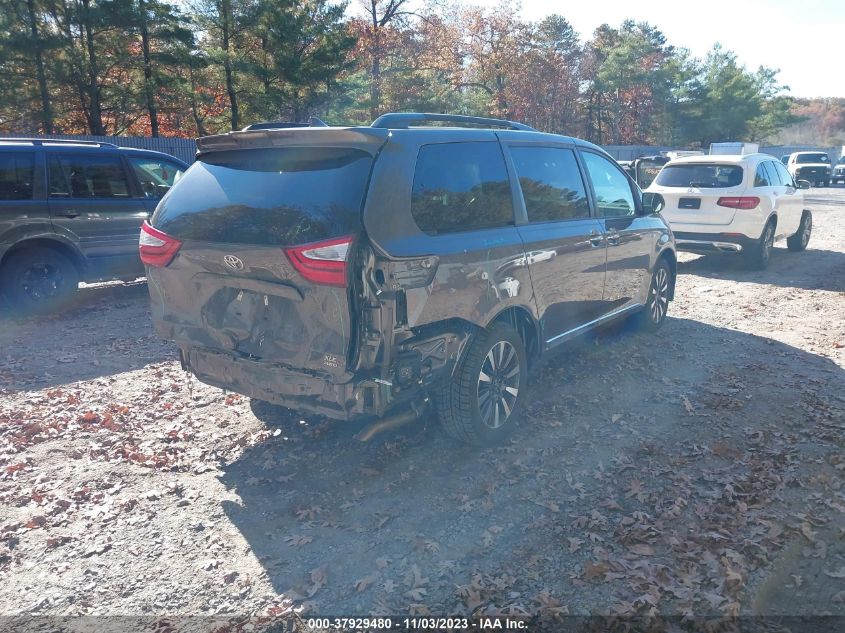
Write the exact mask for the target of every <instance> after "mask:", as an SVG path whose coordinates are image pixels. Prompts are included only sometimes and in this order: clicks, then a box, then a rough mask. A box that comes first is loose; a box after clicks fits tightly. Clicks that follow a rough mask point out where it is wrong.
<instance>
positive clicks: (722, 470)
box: [0, 188, 845, 621]
mask: <svg viewBox="0 0 845 633" xmlns="http://www.w3.org/2000/svg"><path fill="white" fill-rule="evenodd" d="M810 195H811V196H812V197H811V198H810V199H809V201H808V205H807V206H808V207H810V208H812V209H813V211H814V217H815V229H814V235H813V238H812V240H811V243H810V249H809V250H808V251H807V252H806V253H802V254H793V253H789V252H787V250H786V248H785V245H782V244H781V245H779V246H780V247H779V248H777V249H776V250H775V253H774V255H773V261H772V264H771V266H770V268H769V269H768V270H766V271H764V272H749V271H746V270H744V269H743V267H742V265H741V264H740V263H739V262H738V261H737V260H736V259H735V258H731V257H729V256H724V257H708V258H699V257H695V256H692V255H682V262H681V263H680V264H679V279H678V286H677V299H676V301H675V303H674V304H673V305H672V306H671V308H670V317H671V318H670V319H669V320H668V321H667V323H666V325H665V328H664V329H663V330H662V331H661V332H660V334H659V335H657V336H649V335H645V334H640V333H636V332H630V331H628V330H629V328H628V327H625V326H623V327H617V328H614V329H613V331H606V332H602V333H600V334H597V335H593V336H589V337H586V338H584V339H582V340H580V341H578V342H576V343H574V344H572V345H569V346H568V347H567V349H566V350H565V351H564V352H563V353H562V354H561V355H560V356H558V357H556V358H555V359H554V360H552V361H551V362H549V363H548V364H546V365H545V366H543V367H542V368H541V369H540V370H539V371H538V373H537V375H536V376H535V377H534V381H533V387H532V389H531V392H530V394H529V397H530V402H531V404H530V406H529V407H528V412H527V415H526V416H525V419H524V421H523V423H522V425H521V427H520V429H519V430H518V431H517V432H516V433H515V434H514V436H513V438H512V441H511V442H510V443H509V444H508V445H507V446H504V447H502V448H498V449H489V450H481V451H479V450H476V449H473V448H468V447H465V446H461V445H455V444H454V443H452V442H450V441H449V440H447V439H446V438H445V437H444V436H443V434H442V433H441V432H440V431H439V430H438V428H437V425H436V423H435V422H434V421H433V420H424V421H421V422H420V423H418V424H415V425H412V426H409V427H405V428H404V429H401V430H399V431H395V432H392V433H390V434H384V435H381V436H378V437H377V438H375V439H374V440H373V441H372V442H370V443H369V444H361V443H358V442H357V441H355V440H354V439H353V437H352V436H353V435H354V433H355V432H356V431H357V430H358V429H357V428H356V427H355V426H354V425H349V424H339V423H333V422H330V421H327V420H323V419H320V418H317V417H302V416H299V415H296V414H294V413H290V412H286V411H284V410H278V411H275V414H276V415H275V417H274V419H273V421H272V423H269V424H268V423H264V422H261V421H259V420H258V419H256V417H255V416H254V415H253V413H252V412H251V409H250V403H249V401H248V400H247V399H245V398H242V397H240V396H238V395H235V394H226V393H224V392H222V391H220V390H218V389H214V388H211V387H207V386H205V385H202V384H200V383H198V382H196V381H195V380H193V381H192V380H191V379H190V378H189V377H188V376H186V375H185V374H184V373H183V372H182V371H181V370H180V369H179V365H178V362H176V361H175V360H174V358H175V354H174V349H173V348H172V347H171V346H170V345H169V344H167V343H164V342H162V341H159V340H158V339H157V338H156V336H155V335H154V333H153V331H152V328H151V325H150V318H149V312H148V308H147V294H146V293H147V290H146V286H145V285H144V284H143V283H137V284H129V285H121V284H116V285H115V284H112V285H99V286H93V287H88V288H85V289H84V290H83V291H82V295H83V297H82V301H81V305H80V306H79V307H78V308H76V309H75V310H74V311H73V312H71V313H69V314H65V315H62V316H57V317H53V318H44V319H39V320H12V319H11V318H9V317H8V316H6V317H0V614H4V615H14V614H41V615H82V614H86V615H118V614H120V615H132V616H163V615H170V616H174V615H212V614H213V615H220V616H244V615H249V616H263V615H277V614H281V613H286V612H287V611H288V610H289V609H291V608H295V609H298V610H300V611H301V612H303V613H306V614H322V615H329V614H356V615H365V614H427V613H431V614H444V613H455V614H469V613H475V614H478V613H511V614H529V615H532V616H536V617H537V618H540V619H541V620H552V621H553V620H554V619H555V618H558V617H560V616H562V615H565V614H591V613H601V614H640V615H643V614H645V615H648V614H687V615H693V614H694V615H696V616H721V615H735V614H743V615H748V614H773V615H777V614H786V615H801V614H821V613H829V614H840V615H845V451H843V447H845V439H844V438H845V434H844V433H843V431H845V416H844V415H843V413H845V189H843V188H838V189H832V188H831V189H815V190H812V192H811V194H810Z"/></svg>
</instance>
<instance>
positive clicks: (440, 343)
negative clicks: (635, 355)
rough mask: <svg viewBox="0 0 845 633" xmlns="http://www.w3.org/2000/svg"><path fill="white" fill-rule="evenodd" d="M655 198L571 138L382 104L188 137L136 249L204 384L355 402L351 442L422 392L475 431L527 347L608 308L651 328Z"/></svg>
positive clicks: (506, 398)
mask: <svg viewBox="0 0 845 633" xmlns="http://www.w3.org/2000/svg"><path fill="white" fill-rule="evenodd" d="M443 124H445V126H444V125H443ZM661 206H662V198H661V196H660V195H657V194H643V193H642V192H641V191H640V190H639V188H638V187H637V185H636V184H634V183H633V182H632V181H631V179H630V178H629V177H628V176H626V174H625V173H624V172H623V170H622V169H621V168H620V167H619V165H618V164H617V163H616V162H615V161H613V159H611V158H610V156H609V155H607V154H606V153H605V152H604V151H602V150H601V149H600V148H598V147H596V146H595V145H592V144H590V143H587V142H585V141H581V140H578V139H573V138H568V137H565V136H558V135H554V134H543V133H540V132H537V131H535V130H533V129H531V128H529V127H528V126H526V125H523V124H520V123H514V122H510V121H501V120H497V119H484V118H477V117H466V116H458V115H440V114H436V115H430V114H408V113H404V114H390V115H384V116H382V117H380V118H379V119H377V120H376V121H375V122H374V123H373V124H372V126H370V127H345V128H344V127H313V128H307V127H306V128H302V127H298V128H291V129H260V130H245V131H240V132H230V133H227V134H221V135H217V136H210V137H205V138H201V139H199V141H198V152H197V159H196V162H195V163H194V165H193V166H192V167H191V168H190V169H189V170H188V171H187V172H186V173H185V175H184V176H183V177H182V178H181V180H180V181H179V182H177V183H176V185H175V186H174V187H173V188H172V189H171V190H170V192H169V193H168V194H167V195H166V196H165V197H164V199H163V200H162V201H161V203H160V204H159V206H158V208H157V209H156V212H155V214H154V215H153V217H152V218H151V220H150V221H149V223H146V224H145V225H144V227H143V229H142V232H141V237H140V251H141V258H142V259H143V261H144V262H145V264H146V267H147V278H148V281H149V291H150V297H151V301H152V309H153V318H154V321H155V327H156V330H157V332H158V333H159V334H160V335H161V336H163V337H164V338H166V339H169V340H171V341H174V342H175V343H176V344H177V345H178V347H179V349H180V355H181V361H182V364H183V366H184V367H185V368H186V369H188V370H190V371H191V372H193V373H194V374H195V375H196V376H197V377H198V378H199V379H200V380H201V381H203V382H205V383H208V384H211V385H216V386H218V387H221V388H225V389H229V390H232V391H235V392H238V393H241V394H244V395H247V396H249V397H251V398H252V399H253V400H255V401H259V402H260V401H266V402H271V403H275V404H278V405H283V406H286V407H290V408H292V409H296V410H298V411H305V412H314V413H317V414H321V415H324V416H327V417H329V418H335V419H339V420H352V419H364V418H367V419H369V420H372V421H373V422H372V424H371V425H370V426H369V427H368V428H367V429H365V431H364V432H363V433H362V435H363V436H364V437H369V436H370V435H371V434H372V433H374V432H375V431H377V430H380V429H383V428H385V427H390V426H396V425H398V424H400V423H403V422H405V421H408V420H410V419H413V418H414V417H416V416H418V415H420V414H421V413H422V412H423V410H424V409H425V408H426V407H427V406H428V405H429V403H431V404H432V405H433V406H434V408H435V409H436V411H437V413H438V416H439V418H440V421H441V422H442V426H443V427H444V429H445V430H446V431H447V432H448V433H449V434H451V435H452V436H453V437H455V438H458V439H460V440H464V441H467V442H472V443H479V444H489V443H495V442H498V441H500V440H501V439H502V438H503V437H504V436H505V434H507V433H508V432H509V431H510V430H511V429H512V428H513V426H514V425H515V423H516V421H517V419H518V417H519V413H520V410H521V409H522V407H523V406H524V404H525V390H526V381H527V379H528V372H529V369H530V368H531V367H532V366H533V365H534V364H535V362H536V361H537V360H538V359H540V358H541V357H543V356H544V355H546V354H548V353H550V352H552V351H553V350H555V349H556V348H558V346H560V345H561V344H563V343H564V342H566V341H567V340H568V339H570V338H572V337H574V336H577V335H579V334H581V333H583V332H586V331H588V330H590V329H592V328H594V327H596V326H599V325H602V324H605V323H607V322H609V321H611V320H614V319H620V318H626V317H631V318H633V319H636V320H637V321H638V322H639V323H640V324H642V326H643V327H644V328H645V329H656V328H657V327H659V326H660V325H661V323H663V321H664V319H665V317H666V311H667V308H668V305H669V301H670V300H671V299H672V298H673V294H674V286H675V269H676V260H675V248H674V241H673V237H672V233H671V231H670V230H669V228H668V226H667V224H666V222H664V220H663V219H662V218H661V216H660V215H659V211H660V208H661Z"/></svg>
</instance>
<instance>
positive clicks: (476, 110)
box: [0, 0, 797, 146]
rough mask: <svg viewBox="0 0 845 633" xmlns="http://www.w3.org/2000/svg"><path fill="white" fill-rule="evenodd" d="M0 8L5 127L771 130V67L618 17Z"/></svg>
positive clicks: (131, 1)
mask: <svg viewBox="0 0 845 633" xmlns="http://www.w3.org/2000/svg"><path fill="white" fill-rule="evenodd" d="M355 1H356V2H358V4H356V5H353V6H352V7H349V6H347V4H345V3H339V2H332V1H330V0H181V1H177V0H171V1H168V0H0V77H3V84H4V88H3V90H2V91H0V130H5V131H6V132H23V133H70V134H79V133H88V134H96V135H106V134H115V135H119V134H127V135H152V136H186V137H192V136H199V135H205V134H210V133H216V132H222V131H226V130H230V129H239V128H241V127H243V126H244V125H247V124H249V123H253V122H255V121H260V120H287V121H303V120H307V118H308V117H310V116H319V117H321V118H323V119H325V120H326V121H328V122H330V123H331V124H367V123H369V122H370V121H372V120H373V119H374V118H376V117H377V116H378V115H380V114H382V113H384V112H390V111H430V112H457V113H463V114H475V115H484V116H494V117H501V118H508V119H515V120H519V121H523V122H525V123H528V124H529V125H532V126H534V127H536V128H538V129H540V130H544V131H548V132H556V133H564V134H569V135H573V136H578V137H582V138H586V139H588V140H591V141H593V142H596V143H602V144H661V145H663V144H665V145H686V146H696V145H699V144H703V145H705V146H706V145H707V144H708V143H710V142H711V141H714V140H731V139H742V140H752V141H753V140H757V141H763V140H767V139H769V138H771V137H773V136H774V135H775V134H777V132H778V131H779V130H781V129H782V128H783V127H784V126H786V125H789V124H790V123H793V122H795V121H796V120H797V119H796V117H795V116H794V115H793V114H792V113H791V110H790V106H791V99H790V98H789V97H788V96H787V94H786V89H785V87H784V86H781V85H780V84H779V82H778V79H777V72H776V71H775V70H773V69H770V68H764V67H760V68H758V69H756V70H748V69H746V68H745V67H744V66H743V65H741V64H740V63H739V62H738V61H737V58H736V55H735V54H734V53H732V52H731V51H728V50H724V49H723V48H721V47H720V46H718V45H715V46H714V47H713V49H712V50H711V51H710V52H709V53H708V55H707V56H706V57H705V58H704V59H696V58H694V57H693V56H691V54H690V53H689V51H687V50H686V49H683V48H678V47H675V46H673V45H671V44H669V43H668V42H667V40H666V37H665V36H664V34H663V33H662V32H661V31H660V30H659V29H658V28H657V27H655V26H653V25H650V24H647V23H644V22H635V21H633V20H625V21H623V22H622V23H621V24H620V25H619V26H610V25H607V24H605V25H602V26H600V27H599V28H598V29H596V31H595V32H594V33H593V34H592V35H591V36H590V37H589V38H587V39H586V40H584V39H582V38H581V37H580V35H579V34H578V33H577V32H576V31H575V30H574V29H573V27H572V25H571V24H570V23H569V22H568V21H567V20H566V17H565V16H561V15H550V16H548V17H546V18H545V19H543V20H540V21H527V20H523V19H521V18H520V17H519V16H518V15H515V14H514V11H513V9H512V7H510V6H509V5H506V4H504V3H503V4H502V5H500V6H499V7H498V8H494V9H484V8H479V7H476V6H472V5H469V4H460V3H457V4H456V3H448V4H447V3H443V2H442V1H441V0H428V4H422V3H421V1H412V0H355Z"/></svg>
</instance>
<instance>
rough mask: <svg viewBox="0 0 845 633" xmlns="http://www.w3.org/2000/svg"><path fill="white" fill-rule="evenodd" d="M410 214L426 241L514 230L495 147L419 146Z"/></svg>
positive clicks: (506, 182)
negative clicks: (496, 229)
mask: <svg viewBox="0 0 845 633" xmlns="http://www.w3.org/2000/svg"><path fill="white" fill-rule="evenodd" d="M411 214H412V215H413V217H414V220H415V221H416V223H417V225H418V226H419V227H420V228H421V229H422V230H423V231H425V232H426V233H428V234H430V235H437V234H441V233H456V232H458V231H472V230H475V229H483V228H490V227H496V226H505V225H507V224H513V204H512V202H511V188H510V182H509V180H508V172H507V169H506V168H505V160H504V158H503V157H502V151H501V148H500V147H499V144H498V143H497V142H495V141H493V142H472V143H441V144H437V145H423V146H422V147H421V148H420V153H419V155H418V156H417V166H416V170H415V172H414V185H413V189H412V190H411Z"/></svg>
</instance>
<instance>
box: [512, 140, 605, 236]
mask: <svg viewBox="0 0 845 633" xmlns="http://www.w3.org/2000/svg"><path fill="white" fill-rule="evenodd" d="M510 153H511V156H512V157H513V162H514V166H515V167H516V173H517V175H518V176H519V186H520V188H521V189H522V197H523V199H524V200H525V210H526V211H527V212H528V221H529V222H549V221H554V220H571V219H574V218H586V217H589V215H590V205H589V204H588V203H587V191H586V188H585V187H584V181H583V180H582V178H581V172H580V171H579V169H578V163H577V161H576V160H575V152H574V151H572V150H571V149H563V148H555V147H514V148H511V150H510Z"/></svg>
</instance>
